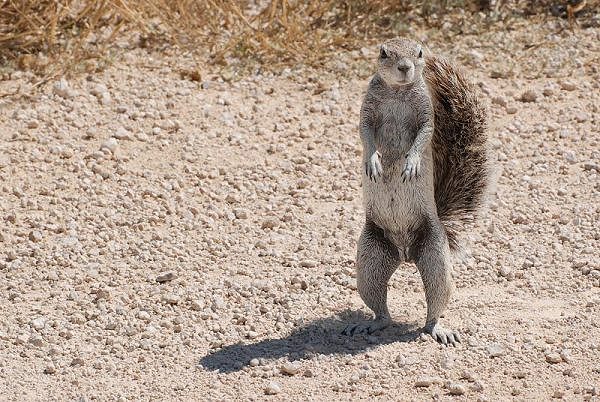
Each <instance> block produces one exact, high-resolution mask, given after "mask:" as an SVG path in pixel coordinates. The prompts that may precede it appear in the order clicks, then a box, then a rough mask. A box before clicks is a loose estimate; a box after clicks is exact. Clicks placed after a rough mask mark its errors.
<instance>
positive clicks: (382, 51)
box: [379, 46, 388, 59]
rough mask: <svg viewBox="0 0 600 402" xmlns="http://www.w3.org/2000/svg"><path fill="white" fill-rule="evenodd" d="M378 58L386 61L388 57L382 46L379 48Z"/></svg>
mask: <svg viewBox="0 0 600 402" xmlns="http://www.w3.org/2000/svg"><path fill="white" fill-rule="evenodd" d="M379 57H381V58H382V59H387V57H388V55H387V53H386V52H385V49H384V48H383V46H381V49H379Z"/></svg>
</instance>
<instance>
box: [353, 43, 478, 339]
mask: <svg viewBox="0 0 600 402" xmlns="http://www.w3.org/2000/svg"><path fill="white" fill-rule="evenodd" d="M485 125H486V113H485V108H484V107H483V105H482V104H481V102H480V101H479V99H478V97H477V93H476V91H475V89H474V87H473V86H472V85H471V84H470V83H468V82H467V80H466V79H465V78H464V77H463V75H462V74H461V73H460V72H459V71H458V70H457V69H456V68H454V67H453V66H452V65H450V64H449V63H448V62H447V61H445V60H443V59H440V58H437V57H433V56H430V55H425V49H424V48H423V46H422V45H421V44H419V43H417V42H415V41H413V40H409V39H404V38H397V39H392V40H388V41H386V42H385V43H383V45H382V46H381V48H380V53H379V60H378V69H377V73H376V74H375V75H374V77H373V78H372V79H371V82H370V84H369V88H368V91H367V94H366V96H365V99H364V101H363V105H362V108H361V113H360V137H361V141H362V145H363V162H364V168H363V191H364V205H365V213H366V222H365V225H364V228H363V230H362V233H361V235H360V238H359V240H358V251H357V260H356V269H357V275H356V278H357V287H358V291H359V293H360V296H361V298H362V299H363V301H364V302H365V303H366V305H367V306H368V307H369V308H370V309H371V310H373V312H374V313H375V320H372V321H368V322H364V323H359V324H351V325H348V326H347V327H346V328H345V329H344V333H345V334H348V335H351V334H355V333H360V332H369V333H371V332H374V331H376V330H379V329H382V328H384V327H386V326H387V325H389V323H390V321H391V318H390V314H389V312H388V308H387V284H388V281H389V279H390V277H391V276H392V274H393V273H394V271H395V270H396V268H397V267H398V265H399V264H400V262H402V261H412V262H414V263H415V264H416V265H417V268H418V269H419V272H420V274H421V278H422V280H423V285H424V288H425V298H426V300H427V319H426V323H425V331H426V332H428V333H430V334H431V336H432V337H433V338H434V339H436V340H437V341H439V342H441V343H443V344H452V345H455V344H456V342H459V341H460V337H459V334H458V332H456V331H454V330H449V329H445V328H443V327H442V326H441V325H440V324H439V319H440V316H441V315H442V314H443V312H444V310H445V309H446V306H447V305H448V302H449V299H450V295H451V292H452V287H453V286H452V281H451V279H452V278H451V261H450V260H451V258H450V257H451V250H456V249H457V248H458V238H457V235H458V233H459V231H460V229H461V228H462V227H463V224H464V222H465V221H468V220H472V218H473V213H474V212H475V211H476V210H477V209H478V207H479V206H480V204H481V202H482V199H483V196H484V191H485V190H486V188H487V183H488V177H489V169H488V164H487V152H486V134H485V129H486V126H485Z"/></svg>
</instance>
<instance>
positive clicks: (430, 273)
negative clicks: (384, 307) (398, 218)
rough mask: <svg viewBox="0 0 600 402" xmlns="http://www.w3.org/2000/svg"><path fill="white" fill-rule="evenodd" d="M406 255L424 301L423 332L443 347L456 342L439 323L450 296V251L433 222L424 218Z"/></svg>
mask: <svg viewBox="0 0 600 402" xmlns="http://www.w3.org/2000/svg"><path fill="white" fill-rule="evenodd" d="M414 233H415V237H414V240H413V242H412V245H411V247H410V248H409V255H410V257H411V259H412V260H413V261H415V263H416V265H417V268H418V269H419V273H420V274H421V279H422V280H423V287H424V288H425V299H426V301H427V320H426V322H425V332H427V333H429V334H430V335H431V336H432V337H433V338H434V339H435V340H436V341H438V342H440V343H442V344H444V345H448V344H450V345H456V343H457V342H460V336H459V334H458V332H456V331H453V330H449V329H446V328H444V327H442V326H441V325H440V324H439V319H440V317H441V316H442V315H443V314H444V311H445V310H446V308H447V306H448V303H449V301H450V297H451V295H452V289H453V286H452V275H451V270H452V266H451V263H450V248H449V246H448V239H447V237H446V232H445V230H444V228H443V226H442V224H441V223H440V222H439V220H437V219H425V220H424V221H423V223H421V225H420V226H419V227H418V228H417V230H416V231H415V232H414Z"/></svg>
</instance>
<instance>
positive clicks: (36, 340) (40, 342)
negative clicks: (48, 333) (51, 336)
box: [27, 334, 44, 347]
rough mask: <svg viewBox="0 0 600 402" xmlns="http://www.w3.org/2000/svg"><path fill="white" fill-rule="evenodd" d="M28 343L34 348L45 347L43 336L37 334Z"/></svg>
mask: <svg viewBox="0 0 600 402" xmlns="http://www.w3.org/2000/svg"><path fill="white" fill-rule="evenodd" d="M27 342H29V343H31V344H32V345H33V346H37V347H42V346H43V345H44V340H43V339H42V337H41V336H39V335H37V334H33V335H31V336H30V337H29V339H28V340H27Z"/></svg>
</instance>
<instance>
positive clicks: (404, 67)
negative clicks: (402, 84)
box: [398, 64, 410, 73]
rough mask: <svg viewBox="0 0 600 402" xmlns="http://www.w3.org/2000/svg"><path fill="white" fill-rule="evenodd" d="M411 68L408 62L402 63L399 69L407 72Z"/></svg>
mask: <svg viewBox="0 0 600 402" xmlns="http://www.w3.org/2000/svg"><path fill="white" fill-rule="evenodd" d="M409 69H410V67H409V66H407V65H406V64H402V65H399V66H398V70H399V71H400V72H403V73H406V72H407V71H408V70H409Z"/></svg>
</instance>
